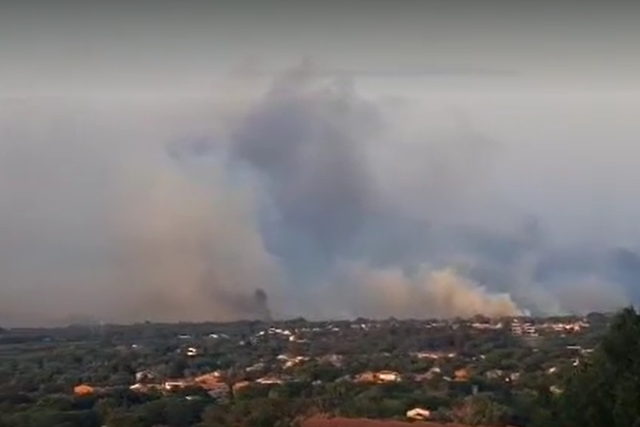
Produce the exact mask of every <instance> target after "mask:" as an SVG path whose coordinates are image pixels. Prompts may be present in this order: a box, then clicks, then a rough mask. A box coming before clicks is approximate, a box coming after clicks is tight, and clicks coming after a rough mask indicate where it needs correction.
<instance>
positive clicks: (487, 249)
mask: <svg viewBox="0 0 640 427" xmlns="http://www.w3.org/2000/svg"><path fill="white" fill-rule="evenodd" d="M229 82H232V83H233V84H234V85H233V87H234V88H239V89H240V88H241V89H242V90H223V89H222V88H223V87H224V85H221V86H220V90H218V91H216V93H214V94H212V96H211V97H207V98H206V99H205V100H202V101H198V102H195V101H194V102H190V103H176V102H174V101H173V100H169V102H167V103H163V102H160V101H156V100H151V101H149V102H148V101H146V100H144V99H142V100H139V101H132V100H124V99H123V100H106V99H87V100H75V101H72V100H65V99H57V100H39V99H37V98H34V99H28V100H22V101H11V102H5V103H4V104H3V105H2V106H0V209H1V210H2V215H1V216H0V234H1V235H2V236H3V239H2V241H1V242H0V255H1V256H0V271H1V276H0V293H1V295H0V318H1V317H2V316H4V318H5V319H7V320H6V322H17V323H35V324H38V323H40V324H41V323H51V322H54V321H56V320H60V319H64V318H68V317H70V316H76V315H77V316H91V317H93V318H100V319H103V320H106V321H137V320H147V319H149V320H233V319H239V318H260V319H265V320H267V319H270V318H271V317H272V316H294V315H303V316H317V317H328V316H335V315H341V314H346V315H349V316H369V317H386V316H395V317H434V316H442V317H449V316H472V315H475V314H485V315H492V316H493V315H495V316H501V315H510V314H518V313H521V312H523V311H524V310H530V311H532V312H535V313H549V314H551V313H563V312H567V311H576V312H581V311H585V310H594V309H597V308H598V307H604V306H607V307H612V306H617V305H620V304H623V303H625V302H627V301H629V300H631V299H633V298H635V297H636V296H634V295H633V294H632V292H630V289H632V287H631V286H632V284H633V283H634V282H635V280H637V278H638V277H640V267H639V266H640V256H639V255H638V253H637V252H636V251H635V250H633V248H628V247H622V246H620V247H609V246H606V245H601V246H593V247H590V248H588V249H587V248H585V247H584V246H583V245H579V244H575V245H567V244H562V245H560V244H558V243H557V242H555V241H554V239H552V238H550V237H549V236H548V235H547V234H546V232H545V228H544V219H542V220H537V219H536V220H530V218H529V217H525V218H523V217H522V214H521V213H519V212H518V211H516V210H513V209H509V208H508V204H507V203H503V202H504V201H501V200H500V199H499V197H498V196H497V195H496V194H495V193H494V192H493V191H492V189H491V185H490V183H491V179H492V171H493V170H494V169H495V167H497V166H499V165H496V158H498V157H499V156H498V154H499V153H500V150H502V145H501V144H499V143H497V142H496V141H494V140H493V139H492V138H488V137H486V136H485V135H482V134H481V133H480V132H479V131H477V130H476V129H475V128H474V127H472V126H470V125H469V124H468V123H467V122H466V121H464V120H461V119H460V116H459V115H458V116H451V115H447V114H444V115H442V114H440V115H437V114H436V113H434V112H433V111H429V110H425V109H422V108H421V107H420V108H418V107H414V106H412V104H411V103H410V102H400V103H398V102H396V101H393V102H391V101H389V100H385V99H378V98H374V97H366V96H363V95H361V94H360V93H359V92H358V90H357V87H356V85H355V82H354V81H352V80H350V79H348V78H345V76H340V78H338V79H327V78H326V76H323V75H322V73H317V72H316V69H315V68H314V66H313V64H311V63H310V62H303V63H302V64H301V65H300V66H296V67H293V68H292V69H290V70H287V71H285V72H284V73H282V74H281V75H277V76H276V77H274V78H273V80H272V81H267V82H265V81H264V75H261V74H260V73H253V72H251V68H250V67H249V68H246V67H245V68H243V69H242V70H241V72H239V73H237V74H234V75H232V76H231V77H230V78H229V79H228V81H227V83H229ZM345 265H346V266H350V267H348V268H345ZM353 265H357V267H353V268H352V266H353ZM425 265H428V266H429V268H427V267H425ZM575 294H580V298H575ZM267 296H268V297H267Z"/></svg>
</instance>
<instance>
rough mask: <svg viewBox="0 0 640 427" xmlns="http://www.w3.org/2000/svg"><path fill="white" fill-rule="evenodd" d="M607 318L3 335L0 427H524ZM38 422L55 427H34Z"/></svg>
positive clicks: (122, 328)
mask: <svg viewBox="0 0 640 427" xmlns="http://www.w3.org/2000/svg"><path fill="white" fill-rule="evenodd" d="M610 318H611V316H609V315H605V314H598V313H593V314H590V315H588V316H585V317H575V316H571V317H556V318H502V319H489V318H484V317H482V316H476V317H474V318H472V319H453V320H436V319H434V320H398V319H387V320H377V321H374V320H367V319H356V320H353V321H324V322H311V321H307V320H305V319H292V320H287V321H274V322H262V321H244V322H236V323H226V324H215V323H199V324H192V323H179V324H156V323H150V322H147V323H141V324H135V325H73V326H69V327H66V328H58V329H6V330H2V332H1V333H0V380H1V383H2V386H3V389H2V390H3V391H2V395H3V396H2V398H1V400H0V413H1V414H2V416H0V426H3V427H4V426H14V425H15V426H17V425H20V426H39V425H43V426H44V425H47V426H51V425H65V426H75V425H78V426H80V425H82V426H93V425H95V426H102V425H106V426H114V427H127V426H149V427H153V426H156V425H168V426H178V427H179V426H185V427H188V426H196V425H197V426H210V425H221V426H224V425H247V426H249V425H250V426H259V425H260V426H261V425H265V426H266V425H275V424H273V419H274V417H276V418H277V417H282V419H285V418H284V417H285V415H287V414H289V415H288V416H289V417H290V418H289V420H293V419H296V418H297V417H298V418H299V417H302V416H304V417H305V421H304V422H303V423H305V422H306V423H307V425H313V422H314V420H315V422H316V423H317V422H319V421H318V420H323V422H324V423H325V424H326V423H328V422H330V421H331V420H335V419H340V417H343V418H350V419H369V420H373V419H380V420H396V421H398V422H400V421H410V420H417V421H425V422H426V421H428V422H432V423H451V422H455V423H459V424H461V425H479V424H482V425H513V426H535V425H540V423H543V422H545V420H546V418H545V417H546V416H547V415H548V414H545V412H544V406H543V405H541V404H540V402H541V400H544V399H548V398H550V397H552V396H554V395H557V394H560V393H562V391H563V390H562V383H563V379H564V378H565V377H566V376H567V375H570V373H571V372H572V371H573V370H575V369H576V367H577V366H579V365H580V364H581V363H583V361H585V360H586V359H588V358H589V356H590V353H591V352H592V351H593V348H594V347H595V346H596V345H597V343H598V341H599V339H600V338H601V336H602V334H603V333H604V332H605V331H606V328H607V325H608V324H609V322H610ZM47 414H48V415H47ZM45 415H46V416H48V417H54V418H53V419H59V420H60V423H59V424H51V422H49V421H48V422H49V423H48V424H38V423H39V421H38V420H39V419H42V420H44V419H45V418H46V416H45ZM42 417H45V418H42ZM47 419H52V418H47ZM269 420H271V421H269ZM41 422H45V421H41ZM238 423H240V424H238ZM325 424H322V425H325ZM283 425H284V424H283ZM434 425H436V424H434Z"/></svg>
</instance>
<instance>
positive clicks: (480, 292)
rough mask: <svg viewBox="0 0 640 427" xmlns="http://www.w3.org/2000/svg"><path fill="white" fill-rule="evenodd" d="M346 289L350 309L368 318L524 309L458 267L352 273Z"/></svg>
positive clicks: (512, 313) (511, 312) (502, 313)
mask: <svg viewBox="0 0 640 427" xmlns="http://www.w3.org/2000/svg"><path fill="white" fill-rule="evenodd" d="M351 275H352V277H351V279H352V280H351V283H352V285H351V286H350V288H349V289H348V290H347V291H346V292H345V296H344V297H345V298H346V299H347V301H348V303H349V304H348V305H349V306H350V309H352V310H353V312H354V313H358V315H360V316H366V317H374V318H375V317H392V316H394V317H399V318H424V317H430V316H431V317H449V316H451V315H456V316H461V317H472V316H474V315H476V314H484V315H487V316H496V317H499V316H517V315H521V314H523V312H522V310H520V309H519V308H518V306H517V305H516V304H515V302H513V300H512V299H511V297H510V296H509V295H507V294H497V293H491V292H489V291H488V290H487V289H486V288H484V287H482V286H480V285H478V284H477V283H475V282H473V281H471V280H469V279H466V278H464V277H461V276H460V275H459V274H458V273H457V272H456V271H455V270H453V269H451V268H446V269H442V270H431V269H429V268H427V267H421V268H420V270H419V271H418V272H417V273H416V274H414V275H413V276H411V277H410V276H408V275H407V273H405V272H403V271H401V270H400V269H387V270H375V269H363V268H361V267H360V268H356V269H355V270H353V271H352V272H351Z"/></svg>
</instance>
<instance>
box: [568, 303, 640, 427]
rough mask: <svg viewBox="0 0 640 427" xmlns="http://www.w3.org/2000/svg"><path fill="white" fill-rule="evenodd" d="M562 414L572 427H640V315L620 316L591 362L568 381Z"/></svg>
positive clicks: (625, 313) (627, 311)
mask: <svg viewBox="0 0 640 427" xmlns="http://www.w3.org/2000/svg"><path fill="white" fill-rule="evenodd" d="M558 413H559V416H560V417H561V418H562V419H563V421H564V424H565V425H567V426H569V427H571V426H580V427H599V426H608V427H640V314H638V313H636V311H635V309H633V308H631V307H629V308H626V309H624V310H622V311H621V312H620V313H618V314H617V315H616V317H615V318H614V320H613V322H612V324H611V327H610V328H609V331H608V332H607V334H606V335H605V337H604V338H603V340H602V343H601V345H600V346H599V347H598V348H597V349H596V351H594V353H593V355H592V357H591V358H590V360H589V361H587V362H586V363H584V364H583V365H582V366H580V368H579V369H578V370H577V371H576V372H575V374H574V375H572V376H571V377H570V378H569V379H568V380H567V382H566V384H565V390H564V393H563V394H562V395H561V397H560V399H559V407H558Z"/></svg>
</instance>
